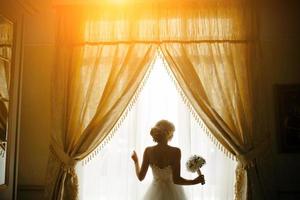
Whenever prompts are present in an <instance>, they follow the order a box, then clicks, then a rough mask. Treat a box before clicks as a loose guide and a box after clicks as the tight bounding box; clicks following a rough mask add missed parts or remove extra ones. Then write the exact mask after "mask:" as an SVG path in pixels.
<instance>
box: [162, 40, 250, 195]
mask: <svg viewBox="0 0 300 200" xmlns="http://www.w3.org/2000/svg"><path fill="white" fill-rule="evenodd" d="M162 51H163V53H164V55H165V57H166V59H167V61H168V63H169V64H170V66H171V69H172V71H173V73H174V76H175V77H176V80H178V82H179V84H180V86H181V88H182V89H183V91H184V93H185V95H186V96H187V98H188V99H189V102H190V103H191V104H192V106H193V108H194V109H195V111H196V112H197V114H198V115H199V116H200V117H201V119H202V120H203V121H204V123H205V124H206V126H207V127H208V129H209V130H210V132H211V133H212V134H213V135H214V136H215V138H216V139H217V140H218V142H220V143H221V144H222V146H223V147H225V148H226V149H227V150H228V151H230V152H231V153H232V154H233V155H235V156H237V157H238V156H240V155H241V156H243V155H244V154H245V153H246V152H248V151H250V150H251V149H252V148H253V143H252V142H253V138H252V101H251V99H252V98H251V94H250V91H251V90H252V88H251V87H250V85H249V81H250V80H249V79H250V77H249V73H248V72H249V69H250V66H251V65H250V63H249V60H250V58H251V54H252V53H251V52H252V50H251V45H249V44H248V43H246V42H245V43H238V44H235V43H234V44H232V43H227V42H226V43H197V44H196V43H193V44H163V45H162ZM245 164H246V163H245V162H243V163H242V162H239V166H238V168H237V180H236V193H235V194H236V198H237V199H242V198H241V197H242V196H245V195H246V194H243V193H244V192H246V190H245V188H244V187H246V184H245V183H244V184H243V181H246V180H247V179H246V174H245V173H246V171H245V170H244V169H243V168H242V167H244V166H243V165H245Z"/></svg>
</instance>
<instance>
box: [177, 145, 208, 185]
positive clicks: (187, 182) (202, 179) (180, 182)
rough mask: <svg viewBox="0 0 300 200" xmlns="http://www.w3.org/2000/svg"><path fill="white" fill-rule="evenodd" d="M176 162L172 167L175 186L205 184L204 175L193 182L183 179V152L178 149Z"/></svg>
mask: <svg viewBox="0 0 300 200" xmlns="http://www.w3.org/2000/svg"><path fill="white" fill-rule="evenodd" d="M174 156H175V161H174V164H173V166H172V171H173V182H174V183H175V184H178V185H195V184H198V183H202V184H204V183H205V181H204V176H203V175H199V176H198V177H197V178H195V179H193V180H188V179H184V178H182V177H181V175H180V160H181V151H180V149H176V152H175V155H174Z"/></svg>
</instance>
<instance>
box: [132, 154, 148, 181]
mask: <svg viewBox="0 0 300 200" xmlns="http://www.w3.org/2000/svg"><path fill="white" fill-rule="evenodd" d="M131 158H132V160H133V161H134V166H135V173H136V176H137V177H138V179H139V180H140V181H142V180H144V178H145V176H146V174H147V171H148V167H149V155H148V148H146V149H145V151H144V155H143V162H142V166H141V168H140V165H139V159H138V157H137V155H136V152H135V151H133V153H132V156H131Z"/></svg>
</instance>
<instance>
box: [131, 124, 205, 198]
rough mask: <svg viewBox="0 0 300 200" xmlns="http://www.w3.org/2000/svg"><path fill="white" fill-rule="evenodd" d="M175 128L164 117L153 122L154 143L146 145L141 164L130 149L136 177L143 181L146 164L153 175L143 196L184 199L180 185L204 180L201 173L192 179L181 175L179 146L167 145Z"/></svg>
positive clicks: (152, 134) (146, 168)
mask: <svg viewBox="0 0 300 200" xmlns="http://www.w3.org/2000/svg"><path fill="white" fill-rule="evenodd" d="M174 131H175V127H174V125H173V124H172V123H171V122H169V121H167V120H161V121H159V122H157V123H156V125H155V126H154V127H153V128H152V129H151V131H150V134H151V136H152V138H153V140H154V141H155V142H156V143H157V145H155V146H151V147H147V148H146V149H145V151H144V155H143V161H142V166H141V168H140V165H139V159H138V157H137V155H136V152H135V151H133V154H132V156H131V158H132V160H133V161H134V164H135V171H136V175H137V177H138V179H139V180H140V181H142V180H143V179H144V178H145V176H146V173H147V171H148V167H149V165H150V166H151V168H152V173H153V177H154V179H153V182H152V184H151V186H150V188H149V189H148V191H147V192H146V194H145V195H144V198H143V200H185V199H186V196H185V194H184V192H183V188H182V187H181V186H180V185H194V184H198V183H202V184H204V183H205V180H204V176H203V175H199V176H198V177H197V178H195V179H193V180H187V179H184V178H182V177H181V176H180V158H181V151H180V149H179V148H176V147H172V146H169V145H168V141H169V140H171V139H172V137H173V133H174Z"/></svg>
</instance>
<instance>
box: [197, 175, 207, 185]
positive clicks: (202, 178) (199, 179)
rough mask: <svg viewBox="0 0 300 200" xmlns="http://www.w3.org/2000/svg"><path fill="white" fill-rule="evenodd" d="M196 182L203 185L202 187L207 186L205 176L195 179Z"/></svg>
mask: <svg viewBox="0 0 300 200" xmlns="http://www.w3.org/2000/svg"><path fill="white" fill-rule="evenodd" d="M195 181H196V182H197V183H201V184H202V185H204V184H205V179H204V175H202V174H201V175H199V176H198V177H197V178H195Z"/></svg>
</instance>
